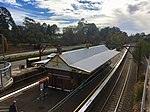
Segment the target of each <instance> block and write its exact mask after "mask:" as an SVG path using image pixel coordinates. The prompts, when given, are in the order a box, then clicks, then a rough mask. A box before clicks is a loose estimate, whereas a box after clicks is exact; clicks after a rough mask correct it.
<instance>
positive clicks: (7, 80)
mask: <svg viewBox="0 0 150 112" xmlns="http://www.w3.org/2000/svg"><path fill="white" fill-rule="evenodd" d="M12 82H13V79H12V73H11V63H9V62H6V61H1V62H0V89H3V88H5V87H7V86H9V85H10V84H11V83H12Z"/></svg>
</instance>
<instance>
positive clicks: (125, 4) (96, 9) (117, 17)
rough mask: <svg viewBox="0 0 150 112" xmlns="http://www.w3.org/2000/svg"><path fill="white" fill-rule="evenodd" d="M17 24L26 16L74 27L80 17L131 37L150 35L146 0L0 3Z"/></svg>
mask: <svg viewBox="0 0 150 112" xmlns="http://www.w3.org/2000/svg"><path fill="white" fill-rule="evenodd" d="M0 6H3V7H6V8H7V9H8V10H9V11H10V13H11V15H12V17H13V19H14V21H15V23H16V24H17V25H22V24H23V19H24V18H25V17H29V18H32V19H34V20H35V21H36V22H40V23H41V24H42V23H44V22H45V23H47V24H50V25H52V24H56V25H57V26H58V27H59V28H63V27H67V26H70V25H77V23H78V21H79V20H80V19H81V18H84V19H85V20H86V21H87V23H95V24H96V26H97V27H99V28H104V27H108V26H109V27H113V26H115V27H119V28H120V29H121V30H122V31H125V32H127V33H128V34H129V35H130V34H135V33H141V32H145V33H146V34H148V33H150V24H149V23H150V8H149V7H150V2H149V0H0Z"/></svg>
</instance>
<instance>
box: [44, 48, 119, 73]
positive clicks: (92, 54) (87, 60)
mask: <svg viewBox="0 0 150 112" xmlns="http://www.w3.org/2000/svg"><path fill="white" fill-rule="evenodd" d="M118 53H119V52H118V51H115V50H109V49H108V48H107V47H106V46H105V45H98V46H93V47H89V48H82V49H78V50H72V51H67V52H63V53H62V54H60V55H56V56H59V58H61V60H63V61H64V62H65V63H66V64H67V65H68V66H69V67H73V68H76V69H78V70H81V71H85V72H87V73H91V72H92V71H94V70H95V69H97V68H98V67H100V66H102V65H103V64H104V63H106V62H107V61H109V60H110V59H111V58H113V57H114V56H115V55H117V54H118ZM53 59H55V58H53ZM53 59H52V60H50V61H49V62H48V63H51V61H53ZM48 63H47V64H46V67H47V68H51V67H50V66H49V65H50V64H48ZM55 67H56V66H55ZM52 68H54V67H52ZM59 68H60V69H61V67H59ZM57 69H58V68H57Z"/></svg>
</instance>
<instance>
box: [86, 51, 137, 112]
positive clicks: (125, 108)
mask: <svg viewBox="0 0 150 112" xmlns="http://www.w3.org/2000/svg"><path fill="white" fill-rule="evenodd" d="M133 67H134V68H136V65H135V63H133V61H132V58H131V55H130V54H128V55H127V58H126V60H125V64H124V65H123V67H122V68H121V70H120V72H119V74H118V75H117V74H116V76H115V77H116V79H115V77H114V79H112V80H111V82H110V84H108V85H107V86H106V88H104V90H103V91H102V92H101V93H100V95H99V96H98V97H97V98H96V99H95V101H94V103H93V104H92V105H91V106H89V107H88V109H87V110H86V112H91V111H93V112H131V111H132V103H133V88H134V83H135V81H136V80H135V78H136V76H135V75H134V74H135V71H134V73H133V72H132V71H131V69H134V68H133ZM131 72H132V73H131ZM114 80H115V81H114ZM112 85H113V86H112Z"/></svg>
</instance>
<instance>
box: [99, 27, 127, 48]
mask: <svg viewBox="0 0 150 112" xmlns="http://www.w3.org/2000/svg"><path fill="white" fill-rule="evenodd" d="M100 37H101V40H103V41H105V42H106V45H107V47H109V48H111V49H114V48H118V47H121V46H122V45H124V44H125V43H128V35H127V33H125V32H122V31H121V30H120V29H119V28H118V27H112V28H110V27H106V28H103V29H101V31H100Z"/></svg>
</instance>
